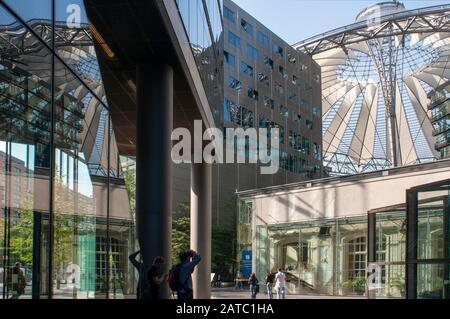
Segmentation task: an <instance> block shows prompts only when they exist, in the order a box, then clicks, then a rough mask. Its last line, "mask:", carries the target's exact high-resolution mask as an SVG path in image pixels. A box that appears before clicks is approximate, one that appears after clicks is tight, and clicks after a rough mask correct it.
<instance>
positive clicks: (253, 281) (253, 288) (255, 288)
mask: <svg viewBox="0 0 450 319" xmlns="http://www.w3.org/2000/svg"><path fill="white" fill-rule="evenodd" d="M248 285H249V286H250V292H251V294H252V299H256V294H257V293H258V292H259V285H258V278H256V274H255V273H252V274H251V275H250V278H248Z"/></svg>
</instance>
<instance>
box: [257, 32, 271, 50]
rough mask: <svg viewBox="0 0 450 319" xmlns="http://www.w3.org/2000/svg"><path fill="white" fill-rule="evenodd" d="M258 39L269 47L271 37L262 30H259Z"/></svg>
mask: <svg viewBox="0 0 450 319" xmlns="http://www.w3.org/2000/svg"><path fill="white" fill-rule="evenodd" d="M258 41H259V43H261V44H262V45H263V46H265V47H266V48H268V47H269V38H268V37H267V35H265V34H264V33H262V32H261V31H258Z"/></svg>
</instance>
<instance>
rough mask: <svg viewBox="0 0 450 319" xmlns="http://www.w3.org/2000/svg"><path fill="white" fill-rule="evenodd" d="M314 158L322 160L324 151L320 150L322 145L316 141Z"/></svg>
mask: <svg viewBox="0 0 450 319" xmlns="http://www.w3.org/2000/svg"><path fill="white" fill-rule="evenodd" d="M314 158H315V159H316V160H318V161H320V160H322V153H321V151H320V146H319V144H317V143H314Z"/></svg>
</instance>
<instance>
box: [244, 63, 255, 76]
mask: <svg viewBox="0 0 450 319" xmlns="http://www.w3.org/2000/svg"><path fill="white" fill-rule="evenodd" d="M241 71H242V72H243V73H245V74H247V75H248V76H251V77H253V68H252V67H251V66H250V65H248V64H247V63H245V62H244V61H241Z"/></svg>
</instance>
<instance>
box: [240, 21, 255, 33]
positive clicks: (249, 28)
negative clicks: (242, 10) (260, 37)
mask: <svg viewBox="0 0 450 319" xmlns="http://www.w3.org/2000/svg"><path fill="white" fill-rule="evenodd" d="M241 26H242V29H244V30H245V32H247V33H248V34H250V35H252V36H253V26H252V25H251V24H250V23H248V22H247V21H245V20H244V19H241Z"/></svg>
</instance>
